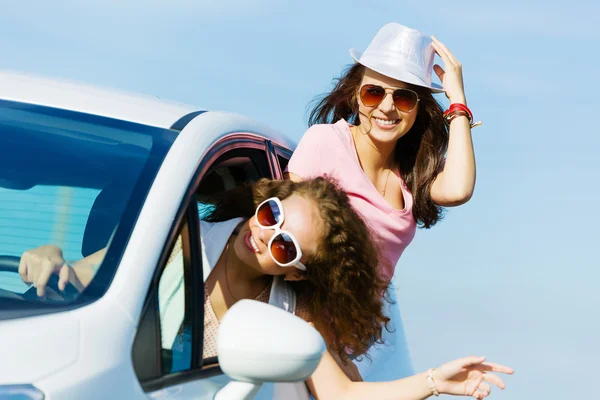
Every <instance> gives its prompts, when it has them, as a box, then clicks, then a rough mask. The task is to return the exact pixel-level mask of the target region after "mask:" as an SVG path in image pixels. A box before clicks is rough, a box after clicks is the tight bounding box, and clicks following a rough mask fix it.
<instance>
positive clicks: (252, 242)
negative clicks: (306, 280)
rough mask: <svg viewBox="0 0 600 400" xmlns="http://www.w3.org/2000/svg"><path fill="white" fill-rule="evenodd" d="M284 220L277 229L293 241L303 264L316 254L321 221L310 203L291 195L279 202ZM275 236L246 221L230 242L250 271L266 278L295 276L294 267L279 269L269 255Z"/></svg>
mask: <svg viewBox="0 0 600 400" xmlns="http://www.w3.org/2000/svg"><path fill="white" fill-rule="evenodd" d="M281 204H282V205H283V210H284V216H285V220H284V222H283V224H282V225H281V226H280V228H281V229H283V230H286V231H288V232H289V233H291V234H292V235H293V236H294V237H295V238H296V241H297V242H298V244H299V245H300V249H301V251H302V258H301V259H300V261H301V262H303V263H304V262H306V260H307V259H309V258H310V257H311V256H312V255H314V254H315V253H316V252H317V248H318V246H319V241H320V240H321V237H322V232H323V231H324V227H323V220H322V219H321V216H320V215H319V210H318V208H317V206H316V204H315V203H314V201H312V200H309V199H307V198H305V197H303V196H300V195H298V194H293V195H291V196H289V197H287V198H286V199H284V200H282V201H281ZM274 234H275V230H273V229H263V228H261V227H260V226H259V225H258V223H257V222H256V217H254V216H253V217H252V218H250V219H249V220H248V221H247V222H246V223H245V224H244V225H243V226H242V228H241V230H240V233H239V235H238V236H237V238H236V239H235V242H234V251H235V253H236V255H237V256H238V258H239V259H240V260H241V261H242V262H244V263H245V264H246V265H248V266H249V267H251V268H254V269H256V270H258V271H261V272H262V273H264V274H266V275H289V276H290V277H291V276H292V275H298V271H299V270H298V269H296V268H295V267H294V266H289V267H281V266H279V265H278V264H277V263H275V261H274V260H273V258H271V255H270V254H269V250H268V247H267V246H268V244H269V240H270V239H271V237H272V236H273V235H274Z"/></svg>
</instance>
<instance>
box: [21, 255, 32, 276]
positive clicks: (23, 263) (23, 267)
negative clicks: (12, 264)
mask: <svg viewBox="0 0 600 400" xmlns="http://www.w3.org/2000/svg"><path fill="white" fill-rule="evenodd" d="M27 258H28V254H27V252H25V253H23V255H22V256H21V261H19V276H20V277H21V280H22V281H23V282H25V283H31V282H30V281H29V280H28V279H27Z"/></svg>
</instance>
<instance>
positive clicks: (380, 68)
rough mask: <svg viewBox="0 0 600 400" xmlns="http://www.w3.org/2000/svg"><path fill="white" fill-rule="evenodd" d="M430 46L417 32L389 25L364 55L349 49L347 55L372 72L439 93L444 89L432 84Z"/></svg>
mask: <svg viewBox="0 0 600 400" xmlns="http://www.w3.org/2000/svg"><path fill="white" fill-rule="evenodd" d="M431 42H432V40H431V37H429V36H427V35H424V34H422V33H421V32H419V31H417V30H416V29H411V28H408V27H406V26H404V25H400V24H398V23H395V22H392V23H389V24H387V25H385V26H384V27H383V28H381V29H380V30H379V32H377V35H375V37H374V38H373V40H372V41H371V44H369V47H367V49H366V50H365V51H364V52H360V51H357V50H356V49H350V55H351V56H352V58H353V59H354V61H356V62H357V63H360V64H362V65H364V66H365V67H367V68H369V69H372V70H373V71H375V72H379V73H380V74H383V75H385V76H387V77H390V78H393V79H397V80H399V81H402V82H406V83H411V84H413V85H417V86H422V87H426V88H429V89H431V91H432V92H437V93H439V92H443V91H444V88H443V87H442V86H440V85H438V84H437V83H433V82H431V72H432V71H433V57H434V55H435V50H434V48H433V46H432V45H431Z"/></svg>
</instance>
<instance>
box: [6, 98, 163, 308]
mask: <svg viewBox="0 0 600 400" xmlns="http://www.w3.org/2000/svg"><path fill="white" fill-rule="evenodd" d="M162 132H163V130H159V129H158V128H151V127H146V126H143V125H138V124H133V123H128V122H125V121H115V120H111V119H109V118H104V117H98V116H92V115H87V114H81V113H75V112H70V111H65V110H57V109H52V108H48V107H41V106H32V105H27V106H25V105H22V104H20V103H13V102H6V101H0V138H1V140H2V146H0V299H1V298H2V297H3V296H10V297H11V298H23V299H27V301H29V302H32V301H33V302H37V301H39V302H41V301H47V300H51V301H59V302H66V301H69V300H73V299H74V298H76V297H77V296H78V294H77V293H78V292H77V291H76V290H75V294H74V296H70V297H68V298H67V297H64V296H61V293H59V291H58V289H56V290H50V291H47V293H46V294H47V298H45V299H42V298H37V296H35V290H33V292H30V288H31V286H29V285H28V284H26V283H24V282H23V281H22V280H21V277H20V275H19V273H18V265H19V263H20V261H21V260H20V259H21V256H22V255H23V254H24V253H25V252H31V251H33V250H35V249H37V248H39V247H40V246H45V245H53V246H54V247H55V248H56V249H58V250H56V251H57V252H61V253H59V254H62V257H63V259H64V260H65V261H67V262H68V264H69V265H70V264H72V263H74V262H76V261H80V260H81V259H82V258H85V257H88V256H90V255H93V254H95V257H92V258H93V262H91V261H90V263H88V264H89V265H92V266H93V267H94V268H91V269H88V270H89V271H92V278H93V277H94V276H95V272H96V271H98V268H100V267H101V264H102V261H103V257H102V256H103V254H104V251H101V252H100V253H98V252H99V251H100V250H103V249H105V248H106V247H107V245H108V243H109V241H110V240H111V238H112V237H113V235H114V232H115V231H116V229H117V227H118V226H119V225H120V224H121V223H122V221H123V218H124V216H125V210H126V207H127V204H128V202H129V201H130V200H131V199H132V196H134V193H136V194H139V195H143V191H144V190H147V188H148V187H149V184H150V183H151V180H150V179H146V180H145V182H148V185H145V186H141V187H139V188H138V189H137V191H136V192H134V187H135V186H136V185H137V184H138V183H139V181H140V179H141V177H142V176H145V175H143V174H144V173H149V172H147V171H148V170H146V169H145V168H148V165H149V164H152V165H153V166H155V165H156V163H157V162H160V159H156V157H155V158H151V157H150V154H151V153H152V151H153V150H154V149H155V147H154V144H155V141H154V140H155V139H156V138H157V137H158V138H159V139H158V141H159V142H160V143H162V140H163V136H161V135H162ZM165 151H166V149H165ZM128 226H129V225H128ZM117 251H120V250H117ZM40 259H41V258H40ZM36 260H37V259H36ZM30 261H31V259H30ZM40 265H41V263H37V264H35V263H31V265H28V268H29V267H31V268H38V269H39V268H41V267H40ZM112 267H113V268H116V265H114V266H112ZM57 268H59V267H57ZM107 276H110V272H108V273H107ZM52 278H55V277H54V276H52ZM92 278H90V279H92ZM106 280H108V281H110V279H106ZM89 284H93V280H92V281H91V283H90V280H87V281H86V282H85V284H84V287H87V285H89ZM48 288H49V289H52V288H53V286H52V284H51V283H50V284H49V285H48ZM26 292H27V293H26ZM95 293H98V294H100V295H101V293H102V292H100V291H96V292H95ZM30 294H32V295H30ZM14 306H15V307H17V306H19V303H14Z"/></svg>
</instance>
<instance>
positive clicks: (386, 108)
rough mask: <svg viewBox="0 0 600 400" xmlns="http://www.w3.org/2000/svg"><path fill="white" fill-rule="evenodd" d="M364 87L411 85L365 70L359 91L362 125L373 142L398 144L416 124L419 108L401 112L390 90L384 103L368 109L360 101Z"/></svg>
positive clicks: (406, 86) (401, 86) (396, 87)
mask: <svg viewBox="0 0 600 400" xmlns="http://www.w3.org/2000/svg"><path fill="white" fill-rule="evenodd" d="M364 85H377V86H382V87H384V88H393V89H409V88H410V85H408V84H407V83H404V82H402V81H398V80H396V79H392V78H388V77H387V76H385V75H382V74H380V73H378V72H375V71H373V70H370V69H368V68H366V69H365V73H364V75H363V78H362V82H361V84H360V86H359V87H358V89H357V93H356V98H357V99H358V111H359V119H360V124H361V126H362V127H364V128H363V129H366V130H367V131H368V134H369V137H370V138H371V140H373V141H375V142H380V143H387V142H396V141H397V140H398V139H400V138H401V137H402V136H404V135H405V134H406V133H407V132H408V131H409V130H410V128H412V126H413V125H414V123H415V120H416V119H417V111H418V109H419V107H418V106H417V107H415V108H414V109H413V110H412V111H409V112H403V111H399V110H398V109H397V108H396V105H395V104H394V100H393V99H392V93H391V91H390V90H388V91H387V92H386V96H385V98H384V99H383V101H382V102H381V103H380V104H379V105H378V106H375V107H367V106H366V105H364V104H363V102H362V100H361V99H360V94H359V92H360V88H361V87H363V86H364Z"/></svg>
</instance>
